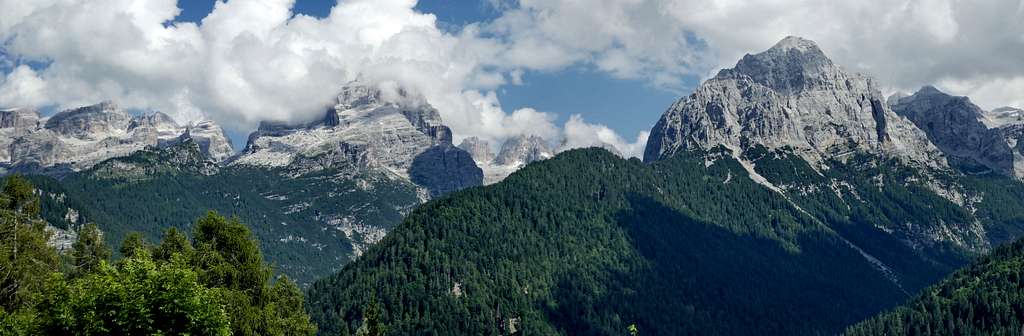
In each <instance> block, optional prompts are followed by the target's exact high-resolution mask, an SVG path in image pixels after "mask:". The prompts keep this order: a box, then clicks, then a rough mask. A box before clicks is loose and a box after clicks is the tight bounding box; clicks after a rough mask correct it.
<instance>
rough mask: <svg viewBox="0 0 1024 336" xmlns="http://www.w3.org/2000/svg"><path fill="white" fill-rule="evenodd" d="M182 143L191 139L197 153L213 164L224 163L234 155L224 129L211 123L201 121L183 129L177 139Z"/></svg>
mask: <svg viewBox="0 0 1024 336" xmlns="http://www.w3.org/2000/svg"><path fill="white" fill-rule="evenodd" d="M179 138H180V139H181V140H182V141H184V140H185V139H191V140H193V141H195V142H196V144H197V145H198V146H199V151H200V152H201V153H203V155H205V156H206V157H208V158H210V159H212V160H213V161H215V162H220V161H224V160H226V159H227V158H229V157H231V155H232V154H234V149H233V148H232V147H231V140H230V139H229V138H228V136H227V134H225V133H224V129H222V128H221V127H220V125H217V124H216V123H214V122H213V121H210V120H203V121H200V122H198V123H195V124H193V125H191V126H189V127H188V128H186V129H185V133H183V134H182V135H181V136H180V137H179Z"/></svg>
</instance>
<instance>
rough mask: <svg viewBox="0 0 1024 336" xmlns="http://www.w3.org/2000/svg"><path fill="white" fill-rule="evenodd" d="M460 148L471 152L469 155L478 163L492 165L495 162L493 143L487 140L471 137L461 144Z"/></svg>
mask: <svg viewBox="0 0 1024 336" xmlns="http://www.w3.org/2000/svg"><path fill="white" fill-rule="evenodd" d="M459 148H462V150H464V151H466V152H469V155H470V156H472V157H473V160H476V162H477V163H481V164H484V163H490V162H491V161H494V158H495V155H494V151H492V150H491V143H490V142H488V141H487V140H481V139H480V138H477V137H469V138H465V139H463V140H462V143H460V144H459Z"/></svg>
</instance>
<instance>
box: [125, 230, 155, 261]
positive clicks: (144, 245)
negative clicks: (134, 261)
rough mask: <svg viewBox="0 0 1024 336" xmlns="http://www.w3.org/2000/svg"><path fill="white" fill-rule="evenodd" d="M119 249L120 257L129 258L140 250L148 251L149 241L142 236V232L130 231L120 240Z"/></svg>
mask: <svg viewBox="0 0 1024 336" xmlns="http://www.w3.org/2000/svg"><path fill="white" fill-rule="evenodd" d="M119 251H120V252H121V258H122V259H130V258H132V257H134V256H136V255H137V254H138V253H140V252H147V251H149V243H148V242H146V238H145V237H143V236H142V233H140V232H137V231H132V232H130V233H128V236H127V237H125V238H124V241H122V242H121V248H120V250H119Z"/></svg>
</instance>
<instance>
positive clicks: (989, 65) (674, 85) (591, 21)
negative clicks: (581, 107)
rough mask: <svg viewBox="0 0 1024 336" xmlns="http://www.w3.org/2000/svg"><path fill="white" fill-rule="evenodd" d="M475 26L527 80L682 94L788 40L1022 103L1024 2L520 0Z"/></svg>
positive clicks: (870, 66) (920, 79)
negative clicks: (622, 83) (607, 82)
mask: <svg viewBox="0 0 1024 336" xmlns="http://www.w3.org/2000/svg"><path fill="white" fill-rule="evenodd" d="M511 7H512V8H514V9H512V10H508V11H506V12H505V13H504V15H503V16H502V17H501V18H499V19H497V20H495V21H494V22H492V23H489V24H486V25H484V30H485V31H488V32H490V33H492V34H494V35H496V36H498V38H499V39H501V40H503V42H504V43H505V44H506V47H507V48H508V49H507V50H508V52H507V53H506V56H505V57H504V59H502V61H501V63H503V64H506V65H510V66H520V67H525V68H528V69H534V70H546V69H558V68H562V67H565V66H567V65H570V64H585V65H589V66H591V67H593V68H594V69H597V70H599V71H605V72H607V73H609V74H611V75H613V76H615V77H620V78H642V79H646V80H648V81H649V83H651V84H652V85H655V86H657V87H661V88H667V89H670V90H675V91H680V89H682V90H681V91H686V89H687V88H685V85H680V84H681V83H682V82H681V81H680V79H682V78H686V77H687V76H697V77H698V78H706V77H708V76H711V75H713V74H714V73H715V72H717V70H718V69H721V68H725V67H731V66H732V65H734V64H735V62H736V61H737V60H738V59H739V58H740V57H742V56H743V55H744V54H746V53H754V52H758V51H761V50H764V49H767V48H768V47H770V46H772V45H773V44H774V43H775V42H777V41H779V40H780V39H782V38H783V37H785V36H788V35H797V36H803V37H806V38H810V39H812V40H815V41H817V42H818V43H819V44H820V45H821V46H822V48H823V49H825V51H826V52H827V53H829V54H830V55H831V56H832V57H833V58H834V59H835V60H836V61H837V62H838V63H840V64H842V65H844V66H846V67H848V68H851V69H853V70H856V71H859V72H863V73H867V74H869V75H872V76H874V77H876V78H879V79H880V80H881V82H882V83H883V84H884V85H886V86H890V87H892V88H894V89H900V90H916V89H917V88H919V87H920V86H922V85H926V84H942V83H956V85H950V88H951V89H955V92H956V93H958V94H965V95H966V94H973V95H977V96H978V97H979V98H978V99H976V100H978V101H979V102H980V103H981V104H982V105H983V106H999V105H1006V104H1020V100H1021V99H1024V98H1020V96H1022V95H1024V94H1021V93H1019V92H1021V91H1020V90H1019V89H1020V86H1015V87H1013V90H1004V89H1003V86H1001V85H996V84H993V83H1019V82H1021V81H1022V79H1024V67H1022V66H1020V58H1021V55H1024V2H1021V1H1018V0H982V1H958V0H842V1H835V0H767V1H737V0H594V1H575V0H519V1H518V3H517V6H511ZM521 55H534V56H533V57H526V56H521Z"/></svg>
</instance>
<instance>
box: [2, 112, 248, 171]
mask: <svg viewBox="0 0 1024 336" xmlns="http://www.w3.org/2000/svg"><path fill="white" fill-rule="evenodd" d="M0 134H2V135H3V137H2V140H0V145H3V146H4V148H5V151H3V155H0V160H2V161H0V165H3V166H5V167H6V168H8V169H9V170H14V171H22V172H28V173H48V174H53V175H63V174H66V173H67V172H69V171H78V170H83V169H88V168H91V167H92V166H94V165H96V164H98V163H100V162H103V161H105V160H108V159H111V158H116V157H123V156H128V155H130V154H132V153H135V152H138V151H140V150H143V149H146V148H147V147H167V146H171V145H175V144H178V143H182V142H183V141H185V140H186V138H188V139H194V140H196V141H197V142H198V143H199V144H200V145H201V152H202V154H203V155H204V156H206V157H207V158H208V159H209V160H212V161H218V162H219V161H222V160H224V159H226V158H227V157H229V156H231V155H232V153H233V150H232V148H231V142H230V141H229V140H228V137H227V136H226V135H225V134H224V130H223V129H221V127H220V126H218V125H217V124H215V123H213V122H212V121H202V122H199V123H198V124H195V125H189V126H181V125H178V124H177V123H175V122H174V120H173V119H172V118H171V117H170V116H168V115H166V114H164V113H161V112H152V113H149V114H145V115H135V116H133V115H130V114H129V113H128V112H127V111H125V110H124V109H122V108H121V107H119V106H118V105H117V104H116V103H114V102H110V101H106V102H102V103H99V104H95V105H90V106H84V107H79V108H75V109H69V110H65V111H61V112H58V113H56V114H54V115H52V116H50V117H48V118H44V117H41V116H40V115H39V113H38V112H36V111H35V110H29V109H11V110H3V111H0Z"/></svg>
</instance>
